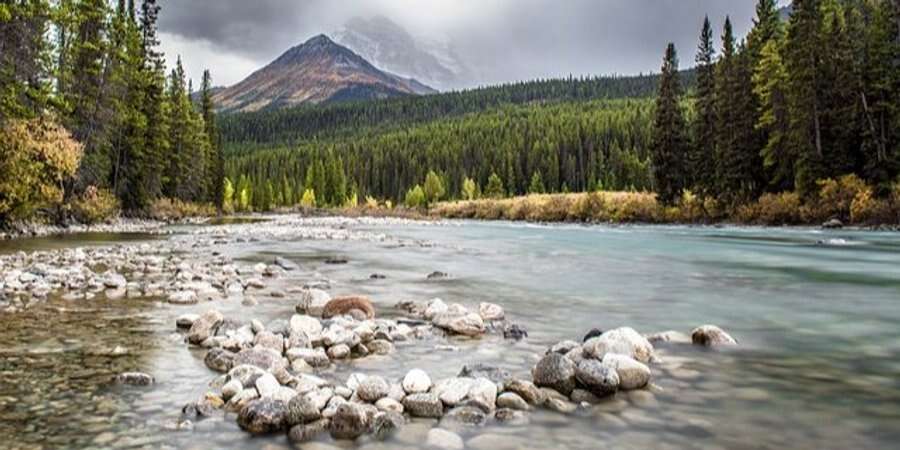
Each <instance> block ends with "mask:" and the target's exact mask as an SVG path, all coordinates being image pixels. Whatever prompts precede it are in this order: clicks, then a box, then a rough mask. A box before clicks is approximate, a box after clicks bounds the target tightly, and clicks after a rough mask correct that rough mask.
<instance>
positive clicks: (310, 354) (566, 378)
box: [141, 289, 737, 449]
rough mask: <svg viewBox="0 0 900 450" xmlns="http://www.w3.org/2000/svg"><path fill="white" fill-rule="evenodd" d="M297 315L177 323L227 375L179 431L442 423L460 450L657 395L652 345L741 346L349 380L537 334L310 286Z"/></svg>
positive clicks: (443, 440)
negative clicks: (205, 424)
mask: <svg viewBox="0 0 900 450" xmlns="http://www.w3.org/2000/svg"><path fill="white" fill-rule="evenodd" d="M296 310H297V313H296V314H294V315H292V316H291V317H290V319H289V320H288V319H276V320H274V321H272V322H270V323H269V324H263V323H261V322H260V321H258V320H251V321H250V322H249V323H242V322H241V321H239V320H236V319H233V318H225V317H224V316H223V315H222V314H221V313H219V312H218V311H216V310H210V311H208V312H206V313H204V314H203V315H200V316H184V317H181V318H179V319H178V321H177V327H178V328H179V329H181V330H182V331H183V333H184V335H185V341H186V342H187V343H189V344H190V345H193V346H198V347H201V348H206V349H207V351H206V355H205V357H204V362H205V364H206V365H207V367H209V368H210V370H212V371H214V372H219V373H222V375H220V376H218V377H217V378H215V379H214V380H213V381H211V382H210V383H209V390H208V391H207V392H205V393H204V394H203V395H202V396H201V397H200V399H199V400H197V401H196V402H195V403H191V404H188V405H186V406H185V407H184V408H183V410H182V417H181V419H180V421H179V422H178V424H176V425H175V428H177V429H185V428H187V429H189V428H191V427H193V426H194V421H197V420H203V419H207V418H216V417H218V418H221V419H224V420H236V421H237V424H238V425H239V426H240V427H241V429H243V430H244V431H246V432H247V433H250V434H254V435H270V434H277V433H287V436H288V438H289V440H290V441H291V442H294V443H302V442H308V441H311V440H316V439H318V438H320V437H321V436H323V435H330V437H331V439H334V440H357V439H360V438H363V437H364V436H365V437H366V439H374V440H384V439H387V438H389V437H390V436H391V435H392V434H393V433H395V432H397V431H398V430H399V429H401V428H402V427H403V426H404V425H405V424H407V423H408V422H409V421H410V420H413V419H436V420H437V421H438V422H437V425H436V426H435V427H433V428H431V429H430V430H429V431H428V434H427V441H426V445H427V446H429V447H434V448H444V449H461V448H463V447H464V442H463V439H462V437H460V436H459V434H457V433H455V432H454V430H458V429H459V428H469V427H480V426H483V425H485V424H486V423H489V422H493V423H498V424H506V423H509V424H518V425H521V424H524V423H528V421H529V417H528V414H529V412H531V411H533V410H536V409H545V410H549V411H553V412H555V413H559V414H563V415H570V414H576V415H577V414H580V413H581V412H584V411H588V410H589V409H590V408H591V406H592V405H596V404H599V403H602V402H604V401H609V400H610V399H612V398H614V397H615V395H616V393H617V392H619V391H636V390H651V391H652V390H654V389H659V388H657V387H656V386H655V385H654V384H653V382H652V381H653V376H652V370H651V367H652V366H653V365H654V364H655V363H657V362H659V359H658V357H657V355H656V352H655V349H654V343H657V344H664V345H665V344H674V345H678V344H687V345H699V346H705V347H718V346H733V345H737V341H735V340H734V339H733V338H732V337H731V336H730V335H728V334H727V333H726V332H725V331H723V330H722V329H720V328H719V327H716V326H713V325H704V326H701V327H697V328H696V329H694V330H693V331H692V332H691V335H690V336H688V335H686V334H683V333H679V332H676V331H667V332H662V333H656V334H652V335H647V336H644V335H641V334H639V333H638V332H637V331H635V330H634V329H632V328H629V327H622V328H617V329H613V330H608V331H605V332H603V331H600V330H592V331H591V332H590V333H588V335H586V336H585V337H584V339H583V340H582V342H580V343H579V342H576V341H563V342H559V343H557V344H555V345H553V346H551V347H550V348H548V349H547V350H546V352H545V354H543V355H540V356H539V358H538V362H537V364H536V365H535V366H534V367H533V368H531V375H532V376H531V379H523V378H515V377H513V376H511V375H510V374H509V373H508V372H506V371H504V370H501V369H499V368H498V367H494V366H490V365H485V364H473V365H467V366H465V367H463V368H462V369H461V370H460V372H459V374H458V376H456V377H452V378H445V379H440V380H434V379H432V377H430V376H429V374H428V373H426V372H425V371H423V370H421V369H417V368H413V369H410V370H409V371H408V372H407V373H406V375H405V376H403V377H400V378H398V379H386V378H384V377H382V376H379V375H367V374H364V373H353V374H352V375H350V376H349V378H348V379H347V380H346V381H343V382H341V381H339V380H329V379H326V378H323V377H322V376H320V375H321V374H320V372H321V371H323V370H324V369H326V368H328V367H330V366H332V365H336V364H343V363H344V361H348V360H351V359H361V358H366V357H369V356H370V355H384V354H389V353H392V352H395V351H401V350H398V349H397V347H396V346H395V344H397V345H399V344H401V343H403V345H416V342H417V341H420V340H422V339H424V338H425V337H433V336H438V337H440V338H443V339H451V338H460V337H464V338H469V339H478V338H480V337H481V336H482V335H484V334H487V333H498V334H503V335H504V336H505V337H506V338H508V339H521V338H523V337H525V335H527V334H524V333H523V334H521V335H513V336H510V335H509V330H511V329H518V330H522V327H520V326H518V325H515V324H510V323H508V322H507V321H506V319H505V313H504V311H503V308H502V307H500V306H499V305H495V304H490V303H481V304H479V306H478V308H477V311H475V310H469V309H468V308H466V307H465V306H463V305H460V304H455V303H454V304H450V305H447V304H446V303H444V302H443V301H442V300H440V299H433V300H431V301H428V302H402V303H400V304H398V305H396V306H395V308H394V310H395V311H400V312H403V313H405V314H406V316H405V317H404V318H402V319H396V320H390V319H380V318H375V317H374V306H373V305H372V304H371V302H369V300H368V299H366V298H364V297H345V298H337V299H330V297H329V296H328V294H327V293H325V292H324V291H317V290H315V289H311V290H308V291H307V292H304V293H302V295H301V301H300V303H298V305H297V307H296ZM329 311H330V313H329ZM147 377H149V375H148V376H145V377H144V378H142V379H141V380H145V379H147ZM232 418H233V419H232Z"/></svg>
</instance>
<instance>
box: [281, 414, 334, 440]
mask: <svg viewBox="0 0 900 450" xmlns="http://www.w3.org/2000/svg"><path fill="white" fill-rule="evenodd" d="M330 426H331V420H329V419H319V420H316V421H315V422H311V423H307V424H301V425H295V426H293V427H291V429H290V431H288V440H289V441H291V442H294V443H303V442H309V441H312V440H313V439H315V438H316V437H317V436H319V435H320V434H322V433H324V432H326V431H328V428H329V427H330Z"/></svg>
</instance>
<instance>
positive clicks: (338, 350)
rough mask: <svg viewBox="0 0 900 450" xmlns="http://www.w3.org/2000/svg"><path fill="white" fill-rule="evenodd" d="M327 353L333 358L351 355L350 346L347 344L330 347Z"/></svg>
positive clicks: (344, 357) (343, 357)
mask: <svg viewBox="0 0 900 450" xmlns="http://www.w3.org/2000/svg"><path fill="white" fill-rule="evenodd" d="M327 353H328V357H329V358H331V359H346V358H349V357H350V347H348V346H347V344H338V345H335V346H332V347H329V348H328V351H327Z"/></svg>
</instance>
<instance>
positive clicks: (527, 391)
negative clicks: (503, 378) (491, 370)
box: [503, 380, 547, 406]
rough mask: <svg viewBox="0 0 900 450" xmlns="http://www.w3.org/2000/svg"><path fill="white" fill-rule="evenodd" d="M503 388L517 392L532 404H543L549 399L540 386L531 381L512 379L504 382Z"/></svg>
mask: <svg viewBox="0 0 900 450" xmlns="http://www.w3.org/2000/svg"><path fill="white" fill-rule="evenodd" d="M503 389H504V390H506V391H507V392H513V393H515V394H517V395H518V396H519V397H522V399H524V400H525V401H526V402H528V403H529V404H531V405H535V406H540V405H543V404H544V402H545V401H546V400H547V397H546V396H545V395H544V393H543V391H541V390H540V389H538V387H537V386H535V385H534V383H532V382H530V381H525V380H510V381H507V382H506V383H504V387H503Z"/></svg>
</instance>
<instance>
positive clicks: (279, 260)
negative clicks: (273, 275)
mask: <svg viewBox="0 0 900 450" xmlns="http://www.w3.org/2000/svg"><path fill="white" fill-rule="evenodd" d="M275 265H276V266H278V267H281V268H282V269H284V270H287V271H293V270H297V269H299V268H300V266H298V265H297V264H295V263H294V262H293V261H291V260H289V259H287V258H283V257H281V256H276V257H275Z"/></svg>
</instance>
